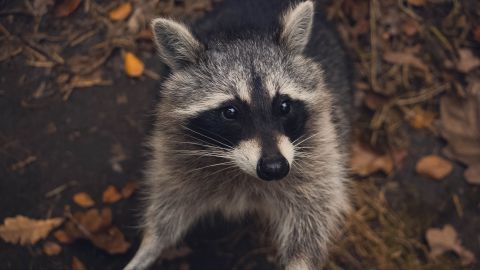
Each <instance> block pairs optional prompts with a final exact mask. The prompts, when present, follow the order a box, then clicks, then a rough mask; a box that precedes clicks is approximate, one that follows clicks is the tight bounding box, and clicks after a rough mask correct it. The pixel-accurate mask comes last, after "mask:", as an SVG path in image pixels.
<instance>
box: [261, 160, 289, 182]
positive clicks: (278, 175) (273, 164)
mask: <svg viewBox="0 0 480 270" xmlns="http://www.w3.org/2000/svg"><path fill="white" fill-rule="evenodd" d="M289 171H290V165H289V164H288V161H287V160H286V159H285V158H284V157H283V156H275V157H262V158H260V160H259V161H258V163H257V175H258V177H260V178H261V179H263V180H265V181H272V180H280V179H282V178H284V177H285V176H287V174H288V172H289Z"/></svg>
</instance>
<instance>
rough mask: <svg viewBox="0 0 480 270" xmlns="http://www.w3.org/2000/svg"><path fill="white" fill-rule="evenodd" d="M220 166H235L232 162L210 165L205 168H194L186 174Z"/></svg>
mask: <svg viewBox="0 0 480 270" xmlns="http://www.w3.org/2000/svg"><path fill="white" fill-rule="evenodd" d="M222 165H235V162H233V161H227V162H221V163H216V164H211V165H207V166H203V167H200V168H196V169H193V170H190V171H187V172H186V173H192V172H196V171H200V170H203V169H206V168H211V167H216V166H222Z"/></svg>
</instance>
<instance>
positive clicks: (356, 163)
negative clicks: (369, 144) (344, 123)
mask: <svg viewBox="0 0 480 270" xmlns="http://www.w3.org/2000/svg"><path fill="white" fill-rule="evenodd" d="M350 164H351V169H352V171H353V172H354V173H356V174H358V175H360V176H367V175H370V174H372V173H375V172H378V171H383V172H384V173H386V174H390V173H391V172H392V171H393V161H392V159H391V158H390V157H389V156H388V155H379V154H377V153H375V152H373V151H371V150H370V149H368V148H366V147H364V146H362V145H360V144H359V143H354V144H353V145H352V158H351V163H350Z"/></svg>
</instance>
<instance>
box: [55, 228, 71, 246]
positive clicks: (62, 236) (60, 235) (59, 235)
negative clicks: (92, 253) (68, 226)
mask: <svg viewBox="0 0 480 270" xmlns="http://www.w3.org/2000/svg"><path fill="white" fill-rule="evenodd" d="M53 236H54V237H55V239H57V241H58V242H60V243H62V244H70V243H73V240H74V239H72V238H71V237H70V236H69V235H68V234H67V233H66V232H65V231H64V230H58V231H56V232H54V233H53Z"/></svg>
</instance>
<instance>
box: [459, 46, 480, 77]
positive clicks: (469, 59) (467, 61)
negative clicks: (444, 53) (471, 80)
mask: <svg viewBox="0 0 480 270" xmlns="http://www.w3.org/2000/svg"><path fill="white" fill-rule="evenodd" d="M458 55H459V56H460V58H459V59H458V62H457V69H458V70H459V71H461V72H463V73H468V72H470V71H471V70H473V69H474V68H476V67H478V66H480V59H478V57H476V56H475V55H474V54H473V53H472V51H471V50H469V49H460V50H458Z"/></svg>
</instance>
